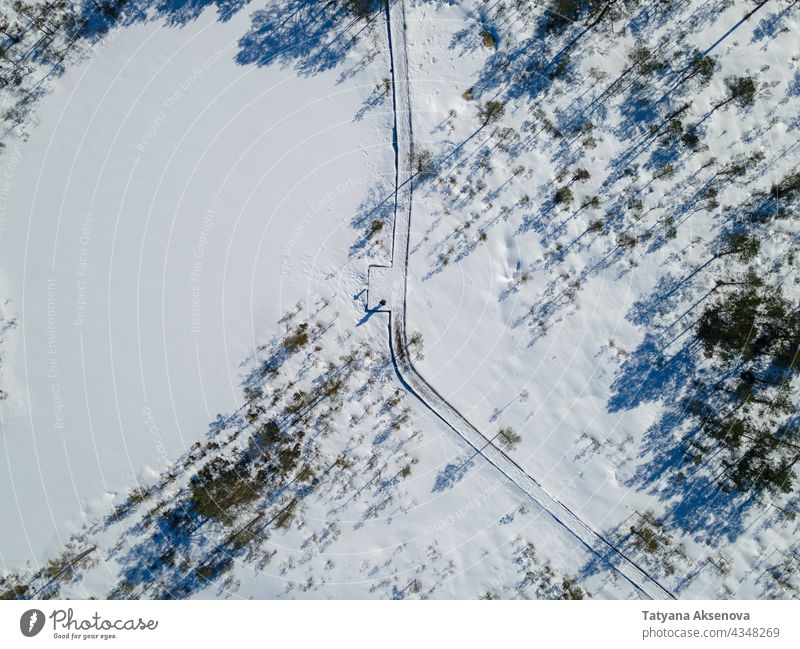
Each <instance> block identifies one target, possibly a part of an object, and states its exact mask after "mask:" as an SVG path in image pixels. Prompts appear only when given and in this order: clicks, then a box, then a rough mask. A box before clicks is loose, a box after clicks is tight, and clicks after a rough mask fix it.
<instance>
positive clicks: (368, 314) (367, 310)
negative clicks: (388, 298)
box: [356, 300, 386, 327]
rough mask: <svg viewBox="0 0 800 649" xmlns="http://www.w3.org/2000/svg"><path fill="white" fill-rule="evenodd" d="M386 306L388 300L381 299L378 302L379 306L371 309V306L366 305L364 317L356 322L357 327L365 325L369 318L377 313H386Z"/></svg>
mask: <svg viewBox="0 0 800 649" xmlns="http://www.w3.org/2000/svg"><path fill="white" fill-rule="evenodd" d="M385 306H386V302H385V301H384V300H381V301H380V303H378V306H376V307H373V308H371V309H370V308H369V307H366V308H365V310H364V311H365V313H364V317H363V318H361V320H359V321H358V322H357V323H356V327H360V326H361V325H363V324H364V323H365V322H367V320H369V319H370V318H371V317H372V316H373V315H374V314H376V313H381V312H384V313H385V312H386V309H385V308H384V307H385Z"/></svg>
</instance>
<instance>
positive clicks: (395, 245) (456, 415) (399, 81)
mask: <svg viewBox="0 0 800 649" xmlns="http://www.w3.org/2000/svg"><path fill="white" fill-rule="evenodd" d="M384 9H385V12H386V23H387V24H386V29H387V32H388V39H389V57H390V65H391V80H392V103H393V112H394V128H393V144H394V155H395V209H394V224H393V231H392V264H391V266H377V265H373V266H370V267H369V269H368V289H367V305H369V304H370V303H371V301H370V300H371V298H370V295H372V296H373V298H374V301H376V302H377V300H379V299H383V300H386V303H385V305H384V306H383V307H382V308H380V309H378V310H380V311H384V312H387V313H388V315H389V347H390V350H391V356H392V362H393V364H394V367H395V370H396V372H397V375H398V377H399V378H400V381H401V383H402V384H403V386H404V387H405V388H406V389H407V390H408V391H409V392H411V393H412V394H413V395H415V396H416V397H417V398H418V399H419V400H420V401H421V402H422V403H423V405H425V406H426V407H427V408H428V409H429V410H430V411H431V412H433V413H434V414H435V415H436V416H437V417H438V418H439V419H441V420H442V421H443V422H444V423H445V424H447V426H448V427H449V428H451V429H452V430H453V431H455V432H456V433H457V434H458V435H459V436H460V437H461V438H462V439H463V440H464V441H466V442H467V444H469V445H470V446H471V447H472V448H473V449H474V450H475V452H476V454H478V455H481V456H482V457H483V458H484V459H486V460H487V461H488V462H489V463H490V464H492V465H493V466H494V467H495V468H496V469H497V470H498V471H500V472H501V473H502V474H503V475H505V476H506V477H507V478H508V479H509V480H510V481H511V482H513V483H514V485H516V486H517V488H519V489H520V490H521V491H522V492H524V493H525V494H527V495H528V496H529V497H531V498H532V499H533V500H534V501H536V503H537V504H539V505H540V506H541V507H542V508H543V509H544V510H545V511H547V512H548V513H549V514H550V515H551V516H552V517H553V518H554V519H555V520H556V521H557V522H558V523H559V524H560V525H562V526H563V527H565V528H566V529H567V530H569V531H570V532H571V533H572V534H573V535H574V536H575V537H576V538H577V539H578V540H579V541H581V543H583V545H585V546H586V547H587V548H588V549H589V550H590V551H591V552H593V553H594V554H595V555H597V557H599V558H600V559H601V560H602V561H604V562H605V563H607V564H608V565H609V566H611V567H612V568H613V569H614V570H616V571H617V572H618V573H620V574H621V575H622V576H623V577H624V578H625V579H626V580H627V581H628V582H629V583H630V584H631V585H633V586H634V587H635V588H636V589H637V590H638V591H639V592H640V593H641V594H642V595H643V596H644V597H647V598H649V599H675V596H674V595H673V594H672V593H671V592H670V591H669V590H667V589H666V588H665V587H664V586H663V585H662V584H661V583H659V582H658V581H657V580H656V579H655V578H654V577H652V576H651V575H650V574H648V572H647V571H646V570H645V569H644V568H643V567H642V566H640V565H639V564H637V563H636V562H634V561H633V560H632V559H629V558H628V557H627V556H625V555H624V554H623V553H622V552H620V550H618V549H617V548H616V547H615V546H614V545H613V544H612V543H611V542H610V541H608V540H607V539H606V538H604V537H603V536H602V535H601V534H599V533H598V532H595V531H594V530H593V529H592V528H591V527H590V526H589V525H588V524H587V523H585V522H584V521H583V520H582V519H580V518H579V517H578V516H577V515H576V514H575V513H574V512H573V511H572V510H570V509H569V508H568V507H567V506H565V505H564V504H563V503H561V502H560V501H559V500H557V499H556V498H555V497H553V496H552V495H551V494H550V493H548V492H547V491H546V490H545V489H544V488H543V487H542V485H541V484H540V483H539V482H538V481H537V480H535V479H534V478H533V477H531V476H530V475H529V474H528V473H527V472H526V471H525V470H524V469H523V468H522V467H521V466H520V465H519V464H517V462H515V461H514V460H512V459H511V458H510V457H509V456H508V455H506V453H505V452H504V451H502V450H501V449H499V448H498V447H496V446H495V445H494V444H493V443H492V441H491V440H490V439H489V438H487V437H486V436H485V435H484V434H483V433H481V432H480V431H479V430H478V429H477V428H475V426H473V425H472V424H471V423H470V422H469V421H468V420H467V419H466V417H464V416H463V415H462V414H461V413H460V412H459V411H458V410H457V409H456V408H455V407H454V406H452V405H451V404H450V403H449V402H448V401H447V400H446V399H445V398H444V397H442V395H441V394H439V393H438V392H437V391H436V389H435V388H434V387H433V386H431V385H430V384H429V383H428V382H427V381H426V380H425V379H424V378H422V376H421V375H420V374H419V372H418V371H417V370H416V368H415V367H414V364H413V362H412V360H411V358H410V355H409V352H408V340H407V337H406V288H407V283H408V255H409V240H410V236H411V202H412V191H413V182H412V181H413V177H414V173H413V169H412V168H413V131H412V128H411V90H410V84H409V77H408V52H407V46H406V19H405V3H404V2H403V0H385V2H384Z"/></svg>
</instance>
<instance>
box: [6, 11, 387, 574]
mask: <svg viewBox="0 0 800 649" xmlns="http://www.w3.org/2000/svg"><path fill="white" fill-rule="evenodd" d="M249 24H250V21H249V19H248V16H247V14H246V13H242V14H240V15H238V16H237V17H236V18H234V19H233V20H231V21H230V22H227V23H220V22H218V21H217V20H216V19H215V15H214V13H213V12H212V11H207V12H205V13H204V14H203V16H202V17H201V18H200V19H198V20H197V21H195V22H191V23H189V24H188V25H186V26H185V27H183V28H181V29H178V28H169V27H165V26H163V25H161V24H159V23H157V22H154V23H150V24H148V25H144V26H134V27H131V28H126V29H119V30H118V31H115V32H113V33H112V34H111V36H110V37H109V38H108V44H107V45H105V46H101V47H100V49H99V51H98V52H97V54H96V55H95V56H94V57H92V58H91V59H90V60H88V61H87V62H86V63H85V64H83V65H80V66H78V67H74V68H71V69H70V70H69V71H68V73H67V74H66V76H65V77H64V78H62V79H60V80H59V81H58V82H57V84H56V87H55V88H54V90H53V92H52V94H50V95H49V96H48V97H47V98H46V99H45V100H44V101H43V102H42V104H41V106H40V108H39V111H38V122H39V123H38V125H37V126H36V128H34V129H33V130H32V134H31V136H30V139H29V141H28V142H24V143H20V144H18V145H16V147H17V148H12V149H11V150H10V152H9V154H7V155H6V156H5V158H4V162H5V164H6V171H5V175H6V177H10V176H13V177H11V178H10V180H11V188H10V190H9V191H8V194H7V198H6V203H5V207H6V214H7V217H6V221H5V231H4V233H3V238H2V249H1V251H0V258H2V272H3V282H2V287H3V290H2V294H3V295H4V296H5V297H6V299H8V300H9V302H8V303H7V304H6V306H5V307H4V308H5V309H8V310H9V312H10V313H12V314H13V315H14V316H15V317H16V318H17V320H18V326H17V327H16V329H14V330H13V331H12V332H10V334H7V335H6V336H5V342H4V347H5V354H4V355H5V361H6V362H5V364H4V365H5V366H4V380H5V383H6V386H7V387H6V389H7V391H8V392H9V394H10V397H9V399H8V400H7V401H5V402H3V404H2V418H3V461H2V462H1V463H0V466H2V469H1V470H0V471H1V472H0V476H2V477H0V482H2V492H3V494H6V495H7V497H4V498H3V499H2V504H0V507H2V517H3V520H5V521H7V524H6V525H4V526H3V529H4V532H3V542H2V554H3V560H4V561H5V562H6V565H7V566H14V565H19V564H20V563H22V562H25V561H27V560H31V559H35V560H39V561H41V560H43V559H44V558H46V557H48V556H50V555H52V554H53V553H54V552H56V551H58V550H60V547H61V545H62V544H63V542H64V540H65V538H66V535H67V533H68V532H70V531H74V530H75V529H76V528H77V527H78V526H79V525H80V524H81V523H82V522H83V520H84V518H86V519H88V520H91V519H92V518H93V517H96V516H98V515H100V514H102V513H105V512H106V510H107V509H108V507H109V505H110V503H111V502H112V500H113V499H114V496H115V495H116V494H119V493H121V492H124V491H125V490H126V488H128V487H130V486H132V485H135V484H137V482H138V481H140V480H145V481H146V480H149V479H152V478H153V477H154V476H158V475H159V474H160V473H161V472H163V470H164V469H165V467H166V466H167V465H168V462H170V461H171V460H172V459H174V458H175V457H177V456H178V455H179V454H180V453H181V452H182V451H183V450H184V449H185V448H187V447H188V446H190V445H191V444H192V443H193V442H194V441H196V440H198V439H201V438H203V436H204V435H205V433H206V431H207V429H208V425H209V423H210V422H211V421H213V420H214V419H215V418H216V416H217V413H220V412H228V411H232V410H234V409H235V408H236V407H237V405H238V404H239V402H240V401H241V394H240V392H241V391H240V386H239V384H240V380H241V368H240V366H241V364H242V363H243V362H244V361H245V360H246V359H247V358H248V357H250V356H251V355H252V353H253V351H254V350H255V348H256V346H257V345H258V344H259V343H260V342H262V341H263V340H264V339H265V338H268V337H270V336H272V335H274V334H275V333H276V325H275V323H276V321H277V320H278V318H279V317H280V316H281V315H282V314H283V313H284V312H285V311H286V310H287V309H288V308H290V307H292V306H293V305H294V304H295V303H296V302H298V301H301V302H302V301H305V300H306V298H307V297H308V296H309V295H311V294H312V293H313V292H314V291H315V289H316V287H318V286H325V287H326V289H330V288H333V289H334V290H335V292H336V295H337V299H341V300H342V301H343V302H344V303H346V305H347V306H346V307H345V308H347V309H348V311H349V317H350V319H352V320H353V322H355V321H357V319H358V317H360V316H359V315H358V314H357V313H356V312H355V310H354V308H353V307H352V306H351V304H352V299H351V295H352V294H354V293H356V292H357V291H358V290H359V288H360V284H361V283H363V279H362V275H363V273H364V268H363V267H362V265H361V264H357V263H355V262H353V261H351V256H350V254H349V250H350V246H351V245H352V243H353V232H352V230H351V227H350V220H351V218H352V217H353V215H354V214H355V213H357V211H358V207H359V204H360V203H361V201H362V200H364V195H365V193H366V192H367V191H368V190H369V189H371V188H372V187H373V186H377V187H381V186H383V185H385V184H386V182H387V181H386V180H385V179H384V174H386V173H387V172H388V171H389V169H390V166H391V157H390V154H389V148H390V142H389V141H388V137H387V123H388V117H387V114H386V111H385V108H382V107H378V108H377V109H376V110H375V111H372V112H369V113H368V114H366V115H365V117H364V119H362V120H360V121H354V120H353V115H354V114H356V113H357V112H358V110H359V109H360V108H361V106H362V102H364V101H365V98H366V97H368V96H369V93H370V91H371V90H372V89H373V87H374V86H375V84H376V83H377V82H378V81H379V80H380V76H379V75H380V74H381V72H382V70H381V67H382V66H381V65H380V64H379V63H376V64H375V65H373V66H372V67H371V68H370V69H369V70H367V71H365V72H362V73H360V74H359V75H358V76H357V77H355V78H354V79H350V80H349V81H348V82H347V83H339V82H338V78H339V75H340V74H341V70H335V71H330V72H328V73H324V74H320V75H318V76H315V77H314V78H313V79H309V78H304V77H302V76H300V75H298V74H297V72H296V71H295V70H294V69H292V68H282V67H281V66H277V65H275V66H268V67H255V66H241V65H237V64H236V62H235V60H234V58H235V56H236V54H237V52H238V46H237V40H238V39H239V38H240V37H241V35H242V34H243V33H244V32H246V31H247V29H248V27H249ZM381 56H382V55H381ZM356 62H357V59H355V58H353V59H352V60H351V61H349V63H350V64H355V63H356ZM17 152H18V153H17ZM14 156H16V157H14ZM12 165H13V166H12ZM345 323H346V317H343V321H342V323H341V326H344V325H345ZM348 324H349V323H348Z"/></svg>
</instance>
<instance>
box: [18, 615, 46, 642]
mask: <svg viewBox="0 0 800 649" xmlns="http://www.w3.org/2000/svg"><path fill="white" fill-rule="evenodd" d="M43 628H44V613H42V612H41V611H40V610H39V609H37V608H32V609H30V610H29V611H25V612H24V613H23V614H22V617H20V618H19V630H20V631H22V635H24V636H25V637H27V638H32V637H33V636H35V635H36V634H37V633H39V631H41V630H42V629H43Z"/></svg>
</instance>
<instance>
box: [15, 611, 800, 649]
mask: <svg viewBox="0 0 800 649" xmlns="http://www.w3.org/2000/svg"><path fill="white" fill-rule="evenodd" d="M799 619H800V604H799V603H798V602H797V601H785V602H784V601H781V602H755V601H728V602H697V601H687V602H651V601H638V602H524V601H514V602H474V601H469V602H419V601H417V602H409V601H405V602H345V601H310V602H283V601H281V602H276V601H238V602H237V601H225V602H215V601H184V602H151V601H113V602H106V601H70V602H65V601H30V602H5V603H2V605H0V646H2V647H26V646H31V647H34V646H40V647H44V646H50V645H60V646H74V645H75V644H80V645H81V646H87V645H91V644H93V643H103V644H109V645H110V646H114V647H137V648H140V647H147V649H153V648H155V647H178V646H180V647H186V646H191V643H195V642H196V643H200V644H198V646H203V647H207V646H214V644H211V643H219V646H237V644H238V643H242V644H238V646H251V645H250V643H252V641H253V640H257V641H258V644H259V646H279V647H295V646H297V647H314V646H329V645H330V643H331V642H335V644H336V646H339V645H340V644H341V645H342V646H347V647H370V648H373V647H381V649H384V648H392V647H403V648H404V649H408V648H409V647H417V646H419V647H434V646H441V647H454V646H456V647H504V646H510V644H509V643H512V642H513V643H514V645H513V646H519V647H549V646H569V647H580V646H587V647H598V646H599V647H615V648H617V647H640V646H648V645H651V644H652V645H654V646H687V647H707V646H709V647H711V646H713V647H731V646H733V647H736V646H741V647H776V648H777V647H798V646H800V633H799V632H798V627H800V621H799ZM231 643H234V644H231ZM243 643H247V644H243ZM342 643H346V645H344V644H342ZM584 643H585V644H584Z"/></svg>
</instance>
